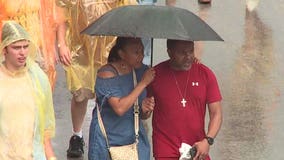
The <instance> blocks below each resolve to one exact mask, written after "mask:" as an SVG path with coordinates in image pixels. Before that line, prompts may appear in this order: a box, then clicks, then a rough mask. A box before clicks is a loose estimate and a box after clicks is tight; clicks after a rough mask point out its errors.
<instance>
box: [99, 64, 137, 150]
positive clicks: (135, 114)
mask: <svg viewBox="0 0 284 160" xmlns="http://www.w3.org/2000/svg"><path fill="white" fill-rule="evenodd" d="M132 73H133V82H134V87H135V86H136V85H137V78H136V73H135V71H134V70H133V72H132ZM96 108H97V116H98V122H99V126H100V129H101V131H102V134H103V136H104V137H105V139H106V144H107V147H108V148H109V147H110V146H109V141H108V138H107V134H106V130H105V127H104V123H103V120H102V117H101V113H100V110H99V105H98V103H96ZM134 132H135V141H136V143H138V138H139V105H138V98H137V99H136V101H135V103H134Z"/></svg>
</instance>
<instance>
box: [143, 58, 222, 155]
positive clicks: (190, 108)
mask: <svg viewBox="0 0 284 160" xmlns="http://www.w3.org/2000/svg"><path fill="white" fill-rule="evenodd" d="M155 71H156V77H155V80H154V81H153V82H152V83H151V84H150V86H149V90H148V94H149V96H150V95H153V96H154V97H155V103H156V105H155V109H154V112H153V122H152V123H153V124H152V125H153V151H154V157H179V156H180V153H179V148H180V146H181V143H182V142H185V143H188V144H190V145H193V144H194V143H195V142H197V141H200V140H202V139H203V138H204V137H205V127H204V125H205V124H204V123H205V112H206V104H210V103H212V102H216V101H220V100H221V99H222V97H221V94H220V91H219V87H218V83H217V80H216V77H215V75H214V73H213V72H212V71H211V70H210V69H209V68H208V67H206V66H204V65H203V64H196V63H194V64H192V66H191V68H190V69H189V70H188V71H175V70H173V69H171V68H170V66H169V61H165V62H162V63H160V64H158V65H157V66H155ZM187 77H188V78H187ZM176 81H177V83H176ZM186 84H187V86H186ZM178 88H180V89H178ZM179 90H180V91H179ZM181 94H182V95H181ZM185 94H186V95H185ZM182 98H184V99H185V100H186V101H187V102H186V104H185V107H183V104H182V103H181V101H182ZM207 159H208V160H209V159H210V158H209V157H208V158H207Z"/></svg>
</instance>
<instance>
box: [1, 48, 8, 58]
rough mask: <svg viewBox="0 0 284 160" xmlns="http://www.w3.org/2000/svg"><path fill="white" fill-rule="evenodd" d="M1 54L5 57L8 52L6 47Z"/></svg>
mask: <svg viewBox="0 0 284 160" xmlns="http://www.w3.org/2000/svg"><path fill="white" fill-rule="evenodd" d="M2 53H3V54H4V56H5V55H7V53H8V51H7V47H5V48H3V50H2Z"/></svg>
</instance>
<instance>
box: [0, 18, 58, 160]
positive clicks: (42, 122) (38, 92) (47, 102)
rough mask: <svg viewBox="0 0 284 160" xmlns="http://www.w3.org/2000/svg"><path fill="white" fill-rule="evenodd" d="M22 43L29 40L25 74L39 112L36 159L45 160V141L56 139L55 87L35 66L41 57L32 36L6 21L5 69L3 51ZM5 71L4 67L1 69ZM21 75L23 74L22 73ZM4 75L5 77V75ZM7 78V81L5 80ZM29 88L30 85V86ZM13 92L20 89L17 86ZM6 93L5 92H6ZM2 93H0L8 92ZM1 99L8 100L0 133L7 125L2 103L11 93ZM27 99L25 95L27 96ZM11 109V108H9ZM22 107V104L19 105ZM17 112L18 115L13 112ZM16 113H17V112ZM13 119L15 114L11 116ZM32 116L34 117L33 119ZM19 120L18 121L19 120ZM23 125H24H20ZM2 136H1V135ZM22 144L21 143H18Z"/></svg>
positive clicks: (0, 58) (1, 45) (3, 40)
mask: <svg viewBox="0 0 284 160" xmlns="http://www.w3.org/2000/svg"><path fill="white" fill-rule="evenodd" d="M19 40H29V41H30V45H29V54H28V55H29V57H28V58H27V61H26V67H25V68H24V69H23V70H22V72H28V74H27V75H28V78H29V79H30V81H31V83H30V84H31V87H30V88H31V90H32V91H31V93H32V97H33V99H32V100H31V101H33V103H34V104H35V106H36V109H35V115H34V116H35V117H34V121H35V123H34V130H33V146H32V148H33V158H34V159H41V160H45V159H46V158H45V152H44V144H43V142H44V138H45V137H50V138H51V137H54V135H55V117H54V109H53V100H52V92H51V87H50V84H49V81H48V78H47V76H46V74H45V73H44V72H43V71H42V70H41V69H40V67H39V66H38V64H37V63H35V61H34V59H35V57H36V55H37V49H36V47H35V45H33V43H32V41H31V40H30V36H29V34H28V33H27V32H26V31H25V30H24V29H23V28H22V26H20V25H19V24H17V23H16V22H15V21H5V22H4V25H3V30H2V39H1V41H2V42H1V44H0V51H1V54H0V60H1V65H2V62H3V61H5V58H4V54H3V49H4V48H5V47H6V46H8V45H10V44H11V43H14V42H16V41H19ZM1 67H3V66H1ZM19 72H20V71H19ZM2 75H3V74H2ZM3 77H4V78H3ZM3 77H1V74H0V80H1V83H2V84H1V86H5V84H4V83H5V82H7V83H9V80H5V76H3ZM27 85H28V84H27ZM12 89H15V90H17V89H19V88H17V84H15V87H13V88H12ZM3 90H4V89H3ZM3 90H2V89H1V91H0V92H4V91H3ZM0 95H2V96H4V97H0V131H1V130H2V129H3V128H2V127H3V126H4V125H3V126H1V124H5V122H3V118H4V116H5V115H2V114H4V113H3V112H2V109H3V108H4V107H5V106H3V105H4V104H5V103H2V101H3V99H5V96H6V95H7V93H0ZM23 96H25V95H23ZM13 101H17V98H14V100H13ZM7 105H8V104H7ZM19 105H21V104H19ZM13 112H14V111H13ZM15 112H16V111H15ZM10 114H11V115H13V114H14V113H10ZM30 116H32V115H30ZM15 118H17V117H15ZM19 123H20V122H19ZM0 136H1V134H0ZM23 139H24V137H23ZM16 143H18V142H16Z"/></svg>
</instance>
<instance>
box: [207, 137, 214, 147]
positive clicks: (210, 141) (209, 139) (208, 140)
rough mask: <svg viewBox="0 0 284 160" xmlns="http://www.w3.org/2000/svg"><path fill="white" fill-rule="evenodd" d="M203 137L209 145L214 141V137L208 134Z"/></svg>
mask: <svg viewBox="0 0 284 160" xmlns="http://www.w3.org/2000/svg"><path fill="white" fill-rule="evenodd" d="M205 138H206V140H207V142H208V144H209V145H212V144H213V143H214V138H212V137H209V136H206V137H205Z"/></svg>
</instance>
